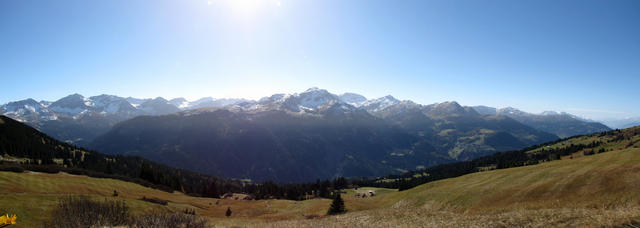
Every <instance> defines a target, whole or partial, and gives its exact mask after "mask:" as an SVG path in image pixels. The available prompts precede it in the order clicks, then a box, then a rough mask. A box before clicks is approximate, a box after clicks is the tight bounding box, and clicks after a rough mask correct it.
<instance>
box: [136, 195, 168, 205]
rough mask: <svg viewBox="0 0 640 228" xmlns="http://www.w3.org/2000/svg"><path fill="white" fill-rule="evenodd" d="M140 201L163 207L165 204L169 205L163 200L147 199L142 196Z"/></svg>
mask: <svg viewBox="0 0 640 228" xmlns="http://www.w3.org/2000/svg"><path fill="white" fill-rule="evenodd" d="M140 200H142V201H147V202H150V203H155V204H160V205H165V206H166V205H167V204H169V201H166V200H163V199H158V198H147V197H145V196H143V197H142V198H141V199H140Z"/></svg>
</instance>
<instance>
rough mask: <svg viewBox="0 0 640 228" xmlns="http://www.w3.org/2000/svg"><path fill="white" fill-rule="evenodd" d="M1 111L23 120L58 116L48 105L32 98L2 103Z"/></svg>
mask: <svg viewBox="0 0 640 228" xmlns="http://www.w3.org/2000/svg"><path fill="white" fill-rule="evenodd" d="M0 113H2V114H3V115H7V116H9V117H11V118H14V119H16V120H18V121H22V122H26V121H34V122H35V121H41V120H55V119H57V118H58V117H57V116H56V115H55V113H53V112H52V111H51V110H49V109H48V108H47V107H45V106H44V105H42V104H41V103H40V102H37V101H36V100H34V99H31V98H29V99H25V100H21V101H14V102H9V103H7V104H5V105H2V106H0Z"/></svg>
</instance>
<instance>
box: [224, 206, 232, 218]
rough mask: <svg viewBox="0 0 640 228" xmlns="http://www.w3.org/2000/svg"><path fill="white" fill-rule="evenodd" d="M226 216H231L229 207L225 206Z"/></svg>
mask: <svg viewBox="0 0 640 228" xmlns="http://www.w3.org/2000/svg"><path fill="white" fill-rule="evenodd" d="M225 215H226V216H227V217H229V216H231V207H227V212H225Z"/></svg>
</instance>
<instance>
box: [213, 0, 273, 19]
mask: <svg viewBox="0 0 640 228" xmlns="http://www.w3.org/2000/svg"><path fill="white" fill-rule="evenodd" d="M214 4H217V5H221V6H225V7H228V8H229V9H230V10H231V11H232V12H234V13H237V14H242V15H245V16H246V15H253V14H255V13H256V12H257V11H259V10H262V9H264V8H267V7H274V6H275V7H280V6H282V1H279V0H208V1H207V5H214Z"/></svg>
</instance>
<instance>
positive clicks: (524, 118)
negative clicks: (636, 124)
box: [473, 106, 611, 138]
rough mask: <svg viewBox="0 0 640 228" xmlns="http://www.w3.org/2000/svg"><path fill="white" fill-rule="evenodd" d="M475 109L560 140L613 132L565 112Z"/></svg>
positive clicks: (485, 107) (479, 107) (601, 125)
mask: <svg viewBox="0 0 640 228" xmlns="http://www.w3.org/2000/svg"><path fill="white" fill-rule="evenodd" d="M473 109H474V110H475V111H476V112H478V113H481V114H483V115H504V116H508V117H510V118H513V119H515V120H517V121H518V122H521V123H523V124H526V125H528V126H531V127H533V128H535V129H538V130H541V131H545V132H549V133H553V134H555V135H557V136H558V137H560V138H567V137H571V136H574V135H585V134H591V133H595V132H603V131H608V130H611V129H610V128H609V127H607V126H606V125H604V124H601V123H598V122H593V121H587V120H584V119H582V118H579V117H577V116H574V115H571V114H568V113H564V112H562V113H558V112H552V111H547V112H543V113H541V114H532V113H527V112H523V111H521V110H518V109H515V108H511V107H507V108H503V109H496V108H492V107H487V106H474V107H473Z"/></svg>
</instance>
